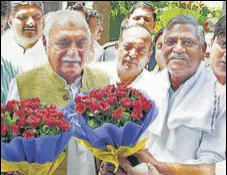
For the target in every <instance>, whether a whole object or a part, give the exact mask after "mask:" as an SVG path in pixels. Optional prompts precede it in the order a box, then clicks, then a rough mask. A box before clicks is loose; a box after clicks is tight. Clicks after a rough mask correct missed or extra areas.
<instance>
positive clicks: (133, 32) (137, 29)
mask: <svg viewBox="0 0 227 175" xmlns="http://www.w3.org/2000/svg"><path fill="white" fill-rule="evenodd" d="M127 36H131V37H132V38H141V39H143V40H144V41H147V42H148V43H150V49H151V48H152V35H151V33H150V32H149V30H147V29H146V28H145V27H142V26H138V25H133V26H128V27H126V28H123V30H122V31H121V33H120V37H119V42H121V41H122V40H123V39H124V38H125V37H127Z"/></svg>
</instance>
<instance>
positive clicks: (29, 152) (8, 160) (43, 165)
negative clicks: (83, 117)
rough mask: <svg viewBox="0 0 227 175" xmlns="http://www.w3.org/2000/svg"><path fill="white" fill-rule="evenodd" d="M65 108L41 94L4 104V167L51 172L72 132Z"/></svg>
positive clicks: (2, 121) (33, 172)
mask: <svg viewBox="0 0 227 175" xmlns="http://www.w3.org/2000/svg"><path fill="white" fill-rule="evenodd" d="M69 129H70V124H69V123H68V122H67V121H66V120H64V117H63V112H62V111H60V110H58V109H57V107H56V106H55V105H53V104H49V105H44V104H42V103H41V102H40V99H39V98H32V99H26V100H21V101H15V100H13V101H9V102H8V103H7V104H6V105H5V106H1V147H2V149H1V159H2V162H1V171H2V172H8V171H18V172H21V173H23V174H40V175H41V174H42V175H45V174H48V175H49V174H52V173H53V172H54V170H55V169H56V168H57V167H58V165H59V164H60V163H61V161H62V160H63V158H64V155H65V153H64V152H63V150H64V149H65V147H66V145H67V143H68V141H69V139H70V138H71V136H72V134H71V132H69Z"/></svg>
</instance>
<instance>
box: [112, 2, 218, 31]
mask: <svg viewBox="0 0 227 175" xmlns="http://www.w3.org/2000/svg"><path fill="white" fill-rule="evenodd" d="M137 2H141V1H111V16H112V17H113V19H115V18H117V17H118V16H123V17H124V18H125V17H126V16H127V15H128V12H129V10H130V9H131V7H132V6H133V5H134V4H136V3H137ZM146 2H147V3H149V4H150V5H152V6H153V7H154V9H155V12H156V14H157V15H156V16H157V18H156V21H157V25H156V29H155V31H156V32H157V31H158V30H159V29H161V28H162V27H164V26H165V25H166V24H167V22H168V21H169V20H170V19H171V18H173V17H176V16H177V15H182V14H188V15H192V16H194V17H196V18H197V19H198V20H199V22H200V24H201V25H204V23H205V21H206V20H207V19H213V18H214V19H219V18H220V17H221V12H222V9H220V8H210V7H207V6H206V5H205V4H203V3H202V2H201V1H146Z"/></svg>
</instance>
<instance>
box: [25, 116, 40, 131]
mask: <svg viewBox="0 0 227 175" xmlns="http://www.w3.org/2000/svg"><path fill="white" fill-rule="evenodd" d="M27 121H28V124H29V125H30V127H31V128H37V127H38V126H39V124H40V122H41V120H40V118H39V117H36V116H29V117H28V118H27Z"/></svg>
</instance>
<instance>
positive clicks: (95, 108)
mask: <svg viewBox="0 0 227 175" xmlns="http://www.w3.org/2000/svg"><path fill="white" fill-rule="evenodd" d="M89 108H90V111H91V112H92V113H94V112H95V111H96V110H99V104H98V103H97V102H93V103H91V104H90V105H89Z"/></svg>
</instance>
